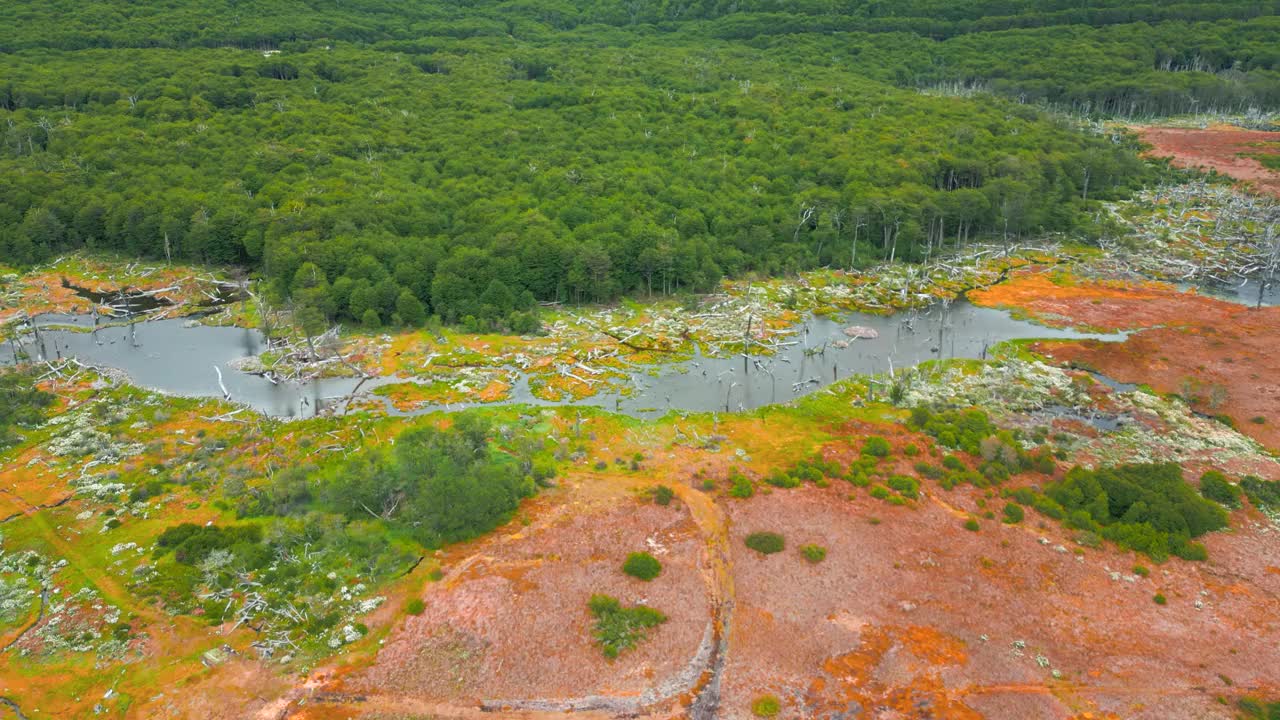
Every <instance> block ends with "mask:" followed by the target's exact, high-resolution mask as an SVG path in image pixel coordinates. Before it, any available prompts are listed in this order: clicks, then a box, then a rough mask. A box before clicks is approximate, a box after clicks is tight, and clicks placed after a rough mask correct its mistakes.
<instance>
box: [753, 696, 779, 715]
mask: <svg viewBox="0 0 1280 720" xmlns="http://www.w3.org/2000/svg"><path fill="white" fill-rule="evenodd" d="M780 712H782V702H781V701H779V700H778V698H777V696H774V695H761V696H760V697H758V698H756V699H755V700H753V701H752V703H751V713H752V714H753V715H755V716H756V717H762V718H771V717H773V716H775V715H777V714H778V713H780Z"/></svg>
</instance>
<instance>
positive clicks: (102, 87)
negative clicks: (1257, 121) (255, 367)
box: [0, 0, 1277, 331]
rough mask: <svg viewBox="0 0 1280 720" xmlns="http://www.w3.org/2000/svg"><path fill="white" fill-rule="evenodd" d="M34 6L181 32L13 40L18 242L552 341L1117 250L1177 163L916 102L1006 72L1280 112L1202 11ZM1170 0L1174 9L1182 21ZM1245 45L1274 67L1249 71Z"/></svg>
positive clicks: (49, 16)
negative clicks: (792, 284) (229, 43)
mask: <svg viewBox="0 0 1280 720" xmlns="http://www.w3.org/2000/svg"><path fill="white" fill-rule="evenodd" d="M17 5H18V7H17V8H15V13H14V14H15V15H16V16H18V17H20V18H25V19H26V20H27V22H26V23H24V24H21V25H20V26H18V25H11V26H9V27H8V28H7V29H6V30H4V31H0V46H3V47H4V48H7V49H10V50H14V48H20V47H22V46H23V43H24V42H33V41H23V40H22V38H23V37H28V38H32V37H48V38H53V39H56V38H58V37H60V35H59V33H72V34H74V33H75V32H79V31H77V30H76V28H80V27H82V26H86V27H87V26H89V25H92V26H93V27H96V28H99V32H100V33H102V37H105V38H111V37H114V36H113V35H112V33H117V32H141V31H143V29H145V28H149V27H151V26H152V25H153V24H155V23H159V26H157V27H160V28H161V29H160V30H157V31H156V33H157V34H156V35H155V37H156V39H157V40H165V39H166V38H167V39H169V40H172V41H173V42H174V43H175V45H181V44H182V43H186V44H187V46H184V47H173V48H165V47H153V48H142V47H130V46H128V43H125V42H123V41H121V44H120V46H118V47H117V46H112V47H108V48H97V49H83V50H75V51H67V50H59V49H52V48H50V47H35V46H30V47H27V49H18V50H14V51H12V52H9V53H5V54H0V77H2V78H3V79H0V119H3V120H4V121H5V122H3V123H0V256H3V257H4V258H5V260H6V261H7V262H10V263H17V264H31V263H37V262H41V261H43V260H45V259H47V258H49V257H51V256H52V255H54V254H56V253H59V252H64V251H67V250H74V249H79V248H89V249H101V250H109V251H114V252H120V253H124V254H127V255H130V256H144V257H149V258H172V259H174V260H183V261H193V262H200V263H210V264H222V265H244V266H248V267H250V268H253V269H256V270H259V271H261V272H262V273H263V275H264V276H265V277H266V279H267V280H268V286H269V289H270V290H271V293H272V297H273V298H275V299H276V300H278V301H281V302H286V301H291V302H293V303H295V304H302V305H305V306H307V307H308V308H309V309H310V310H314V311H315V312H311V313H309V315H310V316H311V317H315V316H316V315H317V313H318V314H319V315H320V316H322V317H323V318H324V319H326V320H327V321H330V322H332V321H340V320H347V321H357V322H362V323H364V324H366V325H370V326H377V325H382V324H388V323H403V324H419V323H421V322H423V320H424V318H426V317H427V316H429V315H436V316H439V317H440V318H441V319H442V320H443V321H445V322H449V323H463V324H466V325H468V326H470V327H474V328H476V329H506V330H514V331H527V330H530V329H532V328H535V327H536V321H533V320H532V319H531V315H530V310H531V308H532V306H533V304H534V303H535V302H538V301H569V302H584V301H607V300H612V299H614V298H617V297H619V296H620V295H623V294H637V295H673V294H679V293H683V292H699V291H706V290H710V289H713V288H714V287H716V285H717V283H718V282H719V281H720V279H721V278H722V277H725V276H741V275H744V274H747V273H761V274H780V273H790V272H794V271H797V270H802V269H807V268H814V267H822V266H832V267H842V268H858V267H865V266H867V265H868V264H871V263H874V262H880V261H884V260H905V261H920V260H922V259H925V258H927V257H929V256H931V255H933V254H935V253H937V252H940V251H942V250H944V249H948V248H952V247H956V246H962V245H964V244H965V243H967V242H970V241H971V240H972V239H974V238H976V237H978V236H982V235H987V236H995V237H1001V238H1016V237H1019V236H1024V235H1027V234H1033V233H1043V232H1070V233H1073V234H1076V235H1080V236H1089V235H1096V234H1097V233H1099V232H1100V231H1101V230H1100V229H1099V228H1098V227H1097V225H1096V223H1097V218H1098V217H1099V213H1098V212H1097V204H1098V202H1100V201H1105V200H1115V199H1120V198H1123V197H1126V196H1127V194H1128V193H1130V192H1131V191H1133V190H1134V189H1136V188H1138V187H1140V186H1141V185H1142V184H1143V183H1144V182H1146V181H1147V180H1149V179H1150V178H1151V177H1152V174H1153V172H1155V171H1154V170H1152V169H1151V168H1148V167H1146V166H1145V165H1144V164H1143V163H1142V162H1141V161H1139V159H1138V157H1137V152H1136V150H1137V144H1136V141H1135V140H1134V139H1133V138H1131V137H1129V136H1127V135H1124V134H1119V133H1095V132H1084V131H1082V129H1081V128H1080V127H1078V126H1077V125H1076V124H1075V123H1074V122H1072V121H1070V120H1067V119H1065V118H1063V117H1059V116H1056V115H1054V114H1051V113H1046V112H1043V111H1041V110H1039V109H1037V108H1035V107H1033V106H1031V105H1029V104H1026V103H1025V102H1019V100H1021V101H1025V100H1027V99H1028V98H1027V97H1019V98H1017V99H1010V98H1004V99H1002V98H1001V97H999V96H996V95H986V94H982V95H977V96H974V97H947V96H942V95H935V94H928V93H921V92H919V91H918V88H919V87H920V86H922V85H927V84H929V83H941V82H952V81H967V80H968V79H972V78H976V77H982V76H985V78H986V79H985V80H984V82H986V83H988V84H989V85H990V86H992V87H993V88H998V91H999V92H1000V93H1003V94H1004V95H1008V96H1010V97H1012V96H1013V95H1014V94H1015V92H1024V93H1025V92H1027V88H1028V87H1030V86H1031V85H1033V84H1034V83H1040V85H1041V86H1042V87H1043V88H1044V91H1043V92H1041V93H1040V94H1039V95H1038V96H1037V97H1036V98H1034V99H1037V100H1045V101H1053V102H1063V101H1071V102H1084V103H1091V102H1094V100H1095V99H1096V100H1098V101H1103V102H1105V101H1106V98H1117V100H1116V102H1127V103H1129V104H1130V105H1133V104H1134V103H1146V104H1149V105H1151V106H1152V107H1158V106H1160V104H1161V103H1171V102H1173V101H1174V100H1173V99H1177V98H1185V97H1203V98H1204V102H1206V105H1205V107H1208V106H1209V105H1208V103H1211V102H1215V101H1221V102H1223V103H1242V102H1246V101H1251V100H1252V99H1256V98H1258V97H1266V98H1270V97H1272V96H1273V95H1274V94H1275V87H1274V79H1275V73H1274V70H1273V68H1274V67H1275V66H1276V62H1277V60H1276V52H1277V51H1276V49H1275V48H1274V47H1273V46H1274V43H1272V42H1268V41H1267V37H1268V34H1267V31H1268V28H1271V27H1273V26H1274V24H1275V20H1276V18H1274V17H1259V18H1256V19H1254V20H1250V21H1245V22H1240V21H1235V20H1231V21H1222V22H1219V23H1215V24H1211V25H1205V26H1204V27H1202V28H1198V30H1197V32H1195V33H1188V32H1186V30H1185V28H1183V27H1182V23H1180V22H1179V23H1165V24H1158V25H1144V26H1142V27H1145V28H1146V30H1144V31H1142V32H1141V33H1136V34H1135V32H1133V31H1132V26H1123V27H1120V28H1102V29H1095V28H1089V27H1085V26H1079V27H1076V26H1064V27H1059V28H1049V29H1045V30H1041V31H1034V32H1033V31H1006V32H1000V33H981V34H971V35H965V36H962V37H958V38H957V39H956V40H954V41H950V42H949V43H940V42H938V41H936V40H933V39H930V38H927V37H924V36H921V35H918V34H902V33H896V34H891V33H882V34H875V33H858V34H821V33H803V34H792V35H773V34H770V33H767V32H765V30H763V29H762V30H761V32H760V33H759V34H756V35H752V36H751V37H750V38H746V39H741V40H725V39H714V38H707V37H698V33H699V32H700V30H701V29H704V24H705V23H707V22H721V21H724V22H728V21H733V22H739V21H743V22H745V21H746V20H748V19H750V18H753V17H756V16H755V15H750V14H744V13H741V12H739V13H731V14H726V15H723V17H720V16H717V19H715V20H690V21H688V22H689V23H690V25H689V27H688V28H687V29H686V30H684V31H673V32H660V31H659V30H658V29H657V28H656V27H655V26H654V25H652V24H650V25H645V24H644V23H642V22H640V21H639V18H637V19H636V21H635V22H632V21H628V22H625V23H623V22H619V23H617V26H613V25H596V26H592V27H591V28H589V29H581V28H580V29H572V23H569V24H566V25H565V27H566V29H555V23H557V22H560V21H556V20H554V19H550V16H548V15H547V13H549V12H552V11H553V10H555V12H561V13H568V14H573V13H577V16H578V17H592V15H591V13H597V14H598V13H601V12H604V11H605V10H608V9H609V8H614V9H616V8H620V7H623V6H622V5H621V4H618V3H594V4H593V3H559V4H557V3H550V2H542V1H541V0H530V1H529V2H525V3H517V4H511V3H508V4H503V5H496V4H493V3H487V2H477V3H474V4H472V5H456V4H449V5H445V4H442V3H419V4H415V5H414V6H413V8H415V9H414V10H413V11H412V12H408V14H407V15H404V16H400V15H395V14H394V13H393V11H394V10H395V9H396V8H401V7H402V5H403V4H402V3H397V2H390V1H389V0H388V1H386V2H377V1H375V0H364V1H361V2H354V3H349V4H343V5H336V4H335V5H332V6H328V5H326V4H321V6H320V9H319V10H316V11H315V12H314V13H311V11H307V12H306V13H304V12H303V10H304V8H302V7H301V6H299V5H294V4H287V3H286V4H283V5H281V4H271V6H270V8H268V7H266V6H265V5H263V4H261V3H254V2H236V3H226V4H215V7H213V8H211V9H208V14H207V16H205V17H206V22H205V24H204V25H199V27H206V26H207V28H208V30H207V31H208V32H215V31H217V32H220V31H222V30H225V29H226V28H227V27H242V26H243V28H244V30H245V31H246V32H249V31H250V30H252V31H253V32H257V30H254V28H259V27H273V26H278V27H284V26H286V25H292V23H291V22H290V19H291V18H293V17H294V16H293V15H290V13H302V15H300V16H298V17H299V18H300V20H299V24H298V25H297V27H295V28H294V30H295V32H294V36H295V37H298V36H299V33H301V34H305V32H306V29H307V28H310V27H312V26H311V25H309V24H308V22H311V21H310V20H308V18H311V16H312V15H313V14H314V15H315V16H316V17H320V18H327V19H331V20H332V22H331V23H329V26H328V27H329V31H330V32H333V33H335V34H342V32H345V31H343V30H342V28H343V27H345V25H344V24H343V22H346V23H348V24H349V25H351V26H352V27H356V26H358V27H364V28H366V31H362V32H365V35H361V36H360V37H365V38H373V37H375V36H377V35H379V34H386V33H390V32H392V30H390V29H388V28H399V27H403V28H411V27H414V23H417V22H425V20H424V19H423V18H426V17H427V16H432V17H435V16H439V17H440V18H444V20H442V21H441V22H445V25H442V26H440V27H439V28H436V30H437V31H439V32H444V31H446V30H448V29H449V28H455V29H456V28H457V27H461V25H459V23H461V24H462V25H465V24H466V23H468V22H470V23H472V24H473V25H475V26H476V27H481V26H484V24H485V23H486V22H488V20H487V19H486V18H488V17H490V16H491V15H492V14H493V13H495V12H499V10H501V12H502V13H504V14H505V15H504V16H505V17H507V18H508V19H519V18H528V17H534V16H536V17H540V18H542V21H539V22H537V23H534V24H533V25H530V26H529V27H524V26H522V28H523V29H520V30H519V32H520V33H521V37H528V38H534V39H521V38H520V37H514V36H512V35H511V34H510V33H507V34H505V35H504V34H498V33H493V34H488V33H486V32H475V33H470V34H469V35H468V34H467V33H457V35H466V36H465V37H461V36H450V35H432V36H419V37H413V38H407V37H406V38H405V39H394V40H379V41H377V42H375V43H372V44H368V43H366V42H364V41H363V40H362V41H360V42H352V41H345V40H334V39H307V40H294V41H288V42H281V43H278V47H274V48H273V49H272V50H271V51H268V52H259V51H256V50H253V51H251V50H239V49H233V48H207V47H201V46H199V42H198V41H199V38H200V37H202V36H201V35H200V32H197V30H198V27H197V25H198V23H195V21H194V20H193V18H194V17H196V15H193V13H196V14H197V15H198V13H199V12H204V11H205V9H206V8H204V6H197V5H195V4H188V3H182V2H179V3H176V4H175V7H172V8H169V9H166V10H165V11H163V12H161V11H158V10H155V9H148V8H143V7H139V6H136V5H133V4H128V3H120V2H99V3H90V4H87V5H86V4H79V3H77V4H76V9H74V10H72V9H70V8H69V7H65V8H64V9H65V10H66V16H65V17H59V18H57V21H56V23H55V21H54V18H53V14H54V13H56V11H57V10H58V9H59V8H63V7H64V6H65V3H57V2H54V3H51V4H48V5H37V4H35V3H30V2H20V3H18V4H17ZM745 5H746V6H749V7H751V8H756V9H760V10H768V9H769V8H770V7H771V6H770V4H769V3H746V4H745ZM890 5H892V4H890ZM890 5H876V4H875V3H847V4H845V5H844V6H840V5H833V6H832V7H846V6H847V7H848V8H852V10H851V12H852V11H855V10H856V11H857V12H861V13H864V14H865V13H870V12H873V8H876V7H879V8H880V10H874V12H881V11H883V10H884V9H885V8H886V7H889V6H890ZM953 5H954V4H953ZM958 5H959V6H962V7H961V9H956V8H952V9H951V10H947V11H945V12H944V11H942V10H940V9H939V8H941V7H942V5H940V4H937V3H926V2H919V3H903V4H896V5H892V7H895V8H897V11H898V12H899V15H900V16H901V15H902V13H904V12H906V11H907V10H911V9H912V8H915V10H911V11H912V12H920V13H923V12H925V11H926V10H928V11H929V12H933V11H934V10H937V11H938V12H937V17H938V18H943V19H946V18H953V19H954V20H955V21H956V22H960V21H961V20H964V18H965V17H969V16H965V15H964V13H965V12H968V13H969V14H970V15H975V14H977V13H979V12H980V11H985V10H984V9H986V10H990V9H991V8H994V7H996V6H997V5H999V4H998V3H991V2H975V3H959V4H958ZM1035 5H1036V4H1034V3H1026V2H1010V3H1005V4H1004V5H1002V6H1005V7H1009V8H1015V9H1018V8H1022V9H1026V8H1030V7H1033V6H1035ZM1041 5H1045V6H1049V5H1052V6H1053V7H1055V8H1057V9H1056V10H1054V12H1058V11H1063V12H1066V11H1068V10H1071V8H1070V7H1069V6H1068V4H1066V3H1056V4H1054V3H1049V4H1045V3H1042V4H1041ZM1101 5H1102V6H1116V5H1117V4H1116V3H1110V4H1108V3H1105V2H1104V3H1102V4H1101ZM1209 5H1212V6H1214V7H1219V9H1221V10H1222V12H1223V13H1226V12H1228V11H1230V12H1236V13H1241V12H1245V11H1246V10H1247V11H1248V12H1250V13H1255V14H1256V12H1255V11H1258V8H1260V7H1264V6H1265V4H1263V5H1258V4H1257V3H1240V2H1223V3H1210V4H1209ZM636 6H637V7H639V6H643V7H651V6H649V5H644V4H643V3H639V4H636ZM663 7H671V6H669V5H663ZM717 7H721V6H719V5H716V4H714V3H701V4H697V3H690V4H689V10H688V11H689V12H692V11H693V9H696V8H702V10H700V11H699V12H704V13H714V12H718V11H716V10H715V8H717ZM796 7H803V4H798V5H796ZM815 7H816V6H815ZM1171 7H1181V6H1168V7H1165V8H1162V10H1161V12H1164V11H1167V10H1169V8H1171ZM556 8H559V9H558V10H556ZM965 8H967V10H965ZM1250 8H1252V9H1250ZM773 9H775V10H776V8H773ZM255 10H261V11H262V12H261V13H260V14H255ZM571 11H572V12H571ZM1130 11H1132V8H1130ZM682 12H685V11H682ZM1259 12H1260V11H1259ZM308 13H310V14H308ZM584 13H585V14H584ZM130 14H132V16H136V17H132V16H131V15H130ZM331 15H332V16H335V17H332V18H331V17H330V16H331ZM806 17H807V16H806ZM813 17H818V14H816V13H815V14H814V15H813ZM146 18H151V19H152V20H154V23H151V24H149V23H148V22H146V21H145V19H146ZM342 18H345V21H343V20H342ZM969 19H970V20H974V21H977V20H979V19H981V18H980V17H970V18H969ZM233 20H234V22H232V21H233ZM41 22H44V24H45V25H44V32H45V33H46V34H45V35H42V34H41V30H40V27H41V26H40V23H41ZM166 22H167V23H168V25H165V23H166ZM513 22H514V20H513ZM597 22H598V21H597ZM450 23H453V24H452V25H450ZM561 24H565V23H561ZM446 26H447V27H446ZM771 27H774V29H777V28H778V27H783V26H782V25H777V24H776V23H775V24H773V25H771ZM164 28H167V30H165V29H164ZM219 28H221V30H219ZM299 28H300V29H299ZM530 28H531V29H530ZM85 32H87V30H85ZM166 32H167V33H168V34H166ZM317 32H318V31H317ZM395 32H401V31H400V30H396V31H395ZM404 32H408V30H404ZM1037 32H1039V33H1043V34H1036V33H1037ZM261 37H266V36H261ZM1271 37H1274V36H1271ZM111 42H115V41H114V40H113V41H111ZM46 44H47V45H54V44H57V43H56V42H54V41H52V40H51V41H49V42H48V43H46ZM108 44H110V43H108ZM158 44H163V43H158ZM272 44H273V45H274V44H276V43H275V42H274V41H272ZM944 46H945V47H944ZM940 48H941V49H940ZM944 50H945V52H943V51H944ZM940 53H941V54H940ZM1149 53H1151V54H1152V55H1151V57H1148V54H1149ZM1157 53H1158V54H1163V56H1164V57H1165V58H1166V60H1165V62H1166V65H1167V69H1163V70H1152V72H1154V73H1157V74H1158V75H1159V76H1160V77H1161V78H1165V81H1167V82H1169V83H1173V85H1170V86H1156V85H1152V86H1150V87H1145V88H1142V89H1141V92H1142V93H1146V94H1145V95H1142V96H1141V97H1139V96H1138V95H1134V94H1130V91H1129V90H1126V88H1131V87H1132V86H1133V85H1134V83H1140V82H1142V78H1141V77H1140V76H1138V75H1136V74H1135V73H1136V70H1135V68H1137V67H1140V66H1143V65H1146V64H1149V63H1150V62H1154V60H1153V59H1152V58H1154V57H1155V54H1157ZM1268 53H1269V54H1268ZM1246 55H1247V58H1248V59H1247V62H1249V63H1253V65H1250V66H1249V68H1248V69H1242V66H1241V65H1240V63H1241V62H1244V60H1241V58H1244V57H1245V56H1246ZM1064 60H1069V61H1064ZM1184 62H1186V63H1190V65H1188V67H1189V68H1190V67H1195V68H1199V69H1186V70H1183V69H1182V64H1181V63H1184ZM1220 63H1230V65H1231V69H1229V70H1220V69H1218V65H1219V64H1220ZM1184 86H1185V87H1184ZM1019 88H1021V90H1019ZM1186 88H1192V90H1187V89H1186ZM1135 92H1136V91H1135ZM1073 93H1074V94H1073ZM1090 93H1094V94H1096V98H1095V95H1091V94H1090ZM1117 93H1118V94H1117ZM1187 93H1191V95H1188V94H1187ZM1196 93H1199V95H1196ZM1268 93H1271V94H1268ZM1161 98H1163V99H1161ZM1215 98H1217V100H1215Z"/></svg>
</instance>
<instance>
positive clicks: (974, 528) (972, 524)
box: [964, 518, 982, 532]
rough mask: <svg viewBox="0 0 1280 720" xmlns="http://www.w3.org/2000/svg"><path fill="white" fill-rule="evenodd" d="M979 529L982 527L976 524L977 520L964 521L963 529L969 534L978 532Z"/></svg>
mask: <svg viewBox="0 0 1280 720" xmlns="http://www.w3.org/2000/svg"><path fill="white" fill-rule="evenodd" d="M981 528H982V526H981V525H979V524H978V520H977V518H969V519H968V520H965V521H964V529H965V530H968V531H969V532H978V530H980V529H981Z"/></svg>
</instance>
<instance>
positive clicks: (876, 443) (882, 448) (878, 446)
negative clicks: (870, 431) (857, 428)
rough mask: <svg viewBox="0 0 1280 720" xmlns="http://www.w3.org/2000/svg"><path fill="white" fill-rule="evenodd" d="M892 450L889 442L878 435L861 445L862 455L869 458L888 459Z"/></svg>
mask: <svg viewBox="0 0 1280 720" xmlns="http://www.w3.org/2000/svg"><path fill="white" fill-rule="evenodd" d="M892 449H893V448H891V447H890V446H889V441H888V440H885V439H884V438H882V437H880V436H879V435H872V436H871V437H868V438H867V439H866V441H864V442H863V443H862V454H863V455H869V456H871V457H881V458H882V457H888V456H889V453H890V452H891V451H892Z"/></svg>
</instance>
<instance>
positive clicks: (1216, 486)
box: [1200, 470, 1244, 508]
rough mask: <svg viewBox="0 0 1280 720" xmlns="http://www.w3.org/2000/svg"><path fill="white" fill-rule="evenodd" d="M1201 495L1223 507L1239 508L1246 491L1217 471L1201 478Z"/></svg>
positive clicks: (1210, 471)
mask: <svg viewBox="0 0 1280 720" xmlns="http://www.w3.org/2000/svg"><path fill="white" fill-rule="evenodd" d="M1200 494H1201V495H1203V496H1205V497H1206V498H1208V499H1210V500H1212V501H1214V502H1216V503H1219V504H1221V505H1226V506H1227V507H1230V508H1238V507H1240V496H1241V495H1243V494H1244V491H1242V490H1241V489H1240V488H1238V487H1236V486H1235V485H1232V484H1231V483H1230V482H1229V481H1228V480H1227V476H1226V475H1223V474H1222V473H1220V472H1218V471H1217V470H1209V471H1208V472H1206V473H1204V474H1203V475H1201V476H1200Z"/></svg>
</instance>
